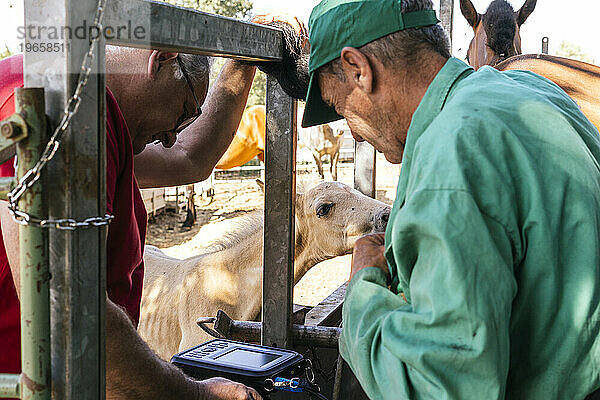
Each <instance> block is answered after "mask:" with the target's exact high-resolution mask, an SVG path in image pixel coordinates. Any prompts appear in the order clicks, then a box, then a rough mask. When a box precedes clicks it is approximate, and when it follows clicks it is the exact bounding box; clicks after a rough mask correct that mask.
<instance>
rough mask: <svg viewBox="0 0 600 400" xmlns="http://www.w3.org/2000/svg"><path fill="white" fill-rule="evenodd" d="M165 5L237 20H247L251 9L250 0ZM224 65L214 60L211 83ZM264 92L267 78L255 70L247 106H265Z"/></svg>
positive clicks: (199, 0) (181, 1)
mask: <svg viewBox="0 0 600 400" xmlns="http://www.w3.org/2000/svg"><path fill="white" fill-rule="evenodd" d="M165 3H169V4H173V5H176V6H180V7H187V8H193V9H195V10H200V11H206V12H209V13H213V14H219V15H223V16H225V17H232V18H237V19H248V18H249V17H250V11H251V10H252V7H253V3H252V1H251V0H165ZM224 64H225V59H223V58H215V59H214V61H213V64H212V73H211V77H210V80H211V82H214V81H215V79H216V78H217V75H218V74H219V72H220V71H221V68H223V65H224ZM266 92H267V77H266V75H265V74H264V73H263V72H261V71H258V70H257V71H256V77H255V78H254V83H253V84H252V88H251V89H250V95H249V96H248V106H253V105H257V104H265V96H266Z"/></svg>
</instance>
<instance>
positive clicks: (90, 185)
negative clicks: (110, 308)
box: [24, 0, 106, 400]
mask: <svg viewBox="0 0 600 400" xmlns="http://www.w3.org/2000/svg"><path fill="white" fill-rule="evenodd" d="M96 7H97V1H94V0H86V1H81V0H25V26H28V27H29V26H33V27H35V26H43V27H48V26H53V27H55V28H58V29H61V28H63V27H69V28H71V29H72V30H73V32H75V31H76V29H77V28H80V27H85V26H87V27H88V28H89V26H90V24H91V23H92V21H94V16H95V13H96ZM83 31H84V32H85V28H83ZM46 32H48V31H46ZM89 39H90V36H89V34H88V33H87V32H85V33H84V34H83V35H79V36H78V35H73V36H72V37H71V38H69V37H68V36H64V38H60V39H54V40H52V41H53V42H55V43H58V44H59V45H62V46H63V48H64V51H63V52H42V51H37V52H36V51H33V50H34V48H33V46H32V48H31V50H32V51H27V52H25V54H24V73H25V74H24V78H25V87H32V86H35V87H44V88H45V94H46V114H48V117H49V121H50V125H51V126H57V124H58V123H59V121H60V119H61V118H62V113H63V109H64V107H65V104H66V103H67V99H68V98H69V97H70V96H71V95H72V94H73V93H74V89H75V86H76V84H77V79H78V73H79V71H80V69H81V64H82V60H83V58H84V54H85V53H86V52H87V50H88V48H89ZM26 40H27V43H32V44H35V43H38V42H39V43H43V42H47V41H49V40H50V39H49V38H47V37H44V36H41V37H35V38H33V37H28V38H27V39H26ZM39 43H38V44H39ZM24 47H25V49H26V50H27V49H28V47H27V46H24ZM94 54H95V55H96V57H95V59H94V64H93V66H92V74H91V75H90V78H89V80H88V83H87V86H86V88H85V89H84V91H83V92H82V95H81V97H82V99H83V101H82V102H81V105H80V107H79V111H78V113H77V114H75V116H74V117H73V119H72V120H71V124H70V127H69V128H68V130H67V132H66V135H65V137H64V140H63V142H62V143H61V148H60V150H59V151H58V153H57V154H56V156H55V157H54V159H53V160H52V161H51V162H50V163H49V164H48V167H47V168H48V182H51V185H48V188H47V190H46V193H47V195H48V206H49V214H50V216H51V217H53V218H74V219H76V220H82V219H85V218H87V217H91V216H103V215H104V214H105V210H106V197H105V196H106V194H105V190H106V182H105V173H106V166H105V154H106V150H105V141H106V135H105V131H104V123H105V122H104V117H105V109H104V93H105V83H104V75H103V73H104V44H103V42H99V43H98V44H97V45H96V49H94ZM105 236H106V230H105V229H104V228H92V229H87V230H76V231H62V230H61V231H59V230H54V229H53V230H51V231H50V272H51V274H52V280H51V282H50V309H51V316H50V317H51V318H50V321H51V334H52V335H51V340H52V346H51V350H52V353H51V354H52V395H53V397H54V398H55V399H61V400H75V399H77V400H88V399H103V398H104V386H105V384H104V376H105V374H104V365H105V359H104V326H105V324H104V307H105V296H106V295H105V279H106V270H105V263H106V260H105V257H106V256H105V254H106V247H105V240H106V239H105Z"/></svg>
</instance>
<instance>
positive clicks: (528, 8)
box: [517, 0, 537, 26]
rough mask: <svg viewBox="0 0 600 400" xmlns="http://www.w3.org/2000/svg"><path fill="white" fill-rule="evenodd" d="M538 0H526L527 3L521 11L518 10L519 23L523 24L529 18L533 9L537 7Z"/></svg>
mask: <svg viewBox="0 0 600 400" xmlns="http://www.w3.org/2000/svg"><path fill="white" fill-rule="evenodd" d="M536 3H537V0H526V1H525V4H523V7H521V9H520V10H519V11H517V25H519V26H521V25H522V24H523V22H525V21H526V20H527V18H529V16H530V15H531V13H532V12H533V10H534V9H535V5H536Z"/></svg>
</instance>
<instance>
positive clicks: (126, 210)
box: [0, 55, 147, 373]
mask: <svg viewBox="0 0 600 400" xmlns="http://www.w3.org/2000/svg"><path fill="white" fill-rule="evenodd" d="M22 86H23V62H22V55H17V56H13V57H9V58H7V59H4V60H1V61H0V119H4V118H6V117H7V116H9V115H10V114H12V113H13V112H14V100H13V98H12V93H13V90H14V88H16V87H22ZM8 163H10V165H11V166H12V161H9V162H8ZM8 163H6V164H8ZM4 168H6V169H2V168H0V174H4V175H2V176H10V175H12V174H14V172H11V169H10V168H8V165H6V166H5V167H4ZM106 194H107V196H106V199H107V201H106V203H107V204H106V206H107V209H108V213H109V214H111V215H114V217H115V218H114V219H113V220H112V222H111V224H110V225H109V228H108V237H107V244H106V248H107V261H106V264H107V280H106V286H107V292H108V296H109V298H110V299H111V300H112V301H114V302H115V303H116V304H119V305H120V306H122V307H124V308H125V310H126V311H127V313H128V314H129V316H130V317H131V320H132V321H133V323H134V324H135V325H137V323H138V319H139V313H140V300H141V297H142V283H143V277H144V263H143V259H142V256H143V250H144V241H145V237H146V223H147V215H146V209H145V207H144V202H143V200H142V196H141V194H140V190H139V188H138V185H137V181H136V179H135V176H134V174H133V147H132V144H131V137H130V136H129V130H128V129H127V125H126V124H125V120H124V118H123V114H122V113H121V110H120V109H119V106H118V104H117V102H116V100H115V98H114V96H113V95H112V93H111V92H110V90H108V88H107V89H106ZM19 319H20V318H19V299H18V297H17V293H16V291H15V287H14V284H13V279H12V275H11V272H10V266H9V265H8V258H7V256H6V249H5V247H4V240H3V239H2V235H1V232H0V373H19V372H20V371H21V355H20V354H21V353H20V349H21V339H20V328H19V327H20V322H19Z"/></svg>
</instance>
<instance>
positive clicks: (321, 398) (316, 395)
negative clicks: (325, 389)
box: [304, 389, 329, 400]
mask: <svg viewBox="0 0 600 400" xmlns="http://www.w3.org/2000/svg"><path fill="white" fill-rule="evenodd" d="M304 391H305V392H307V393H308V395H309V396H310V397H312V398H315V399H319V400H329V399H328V398H327V397H325V396H323V395H322V394H321V393H319V392H317V391H316V390H312V389H304Z"/></svg>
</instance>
